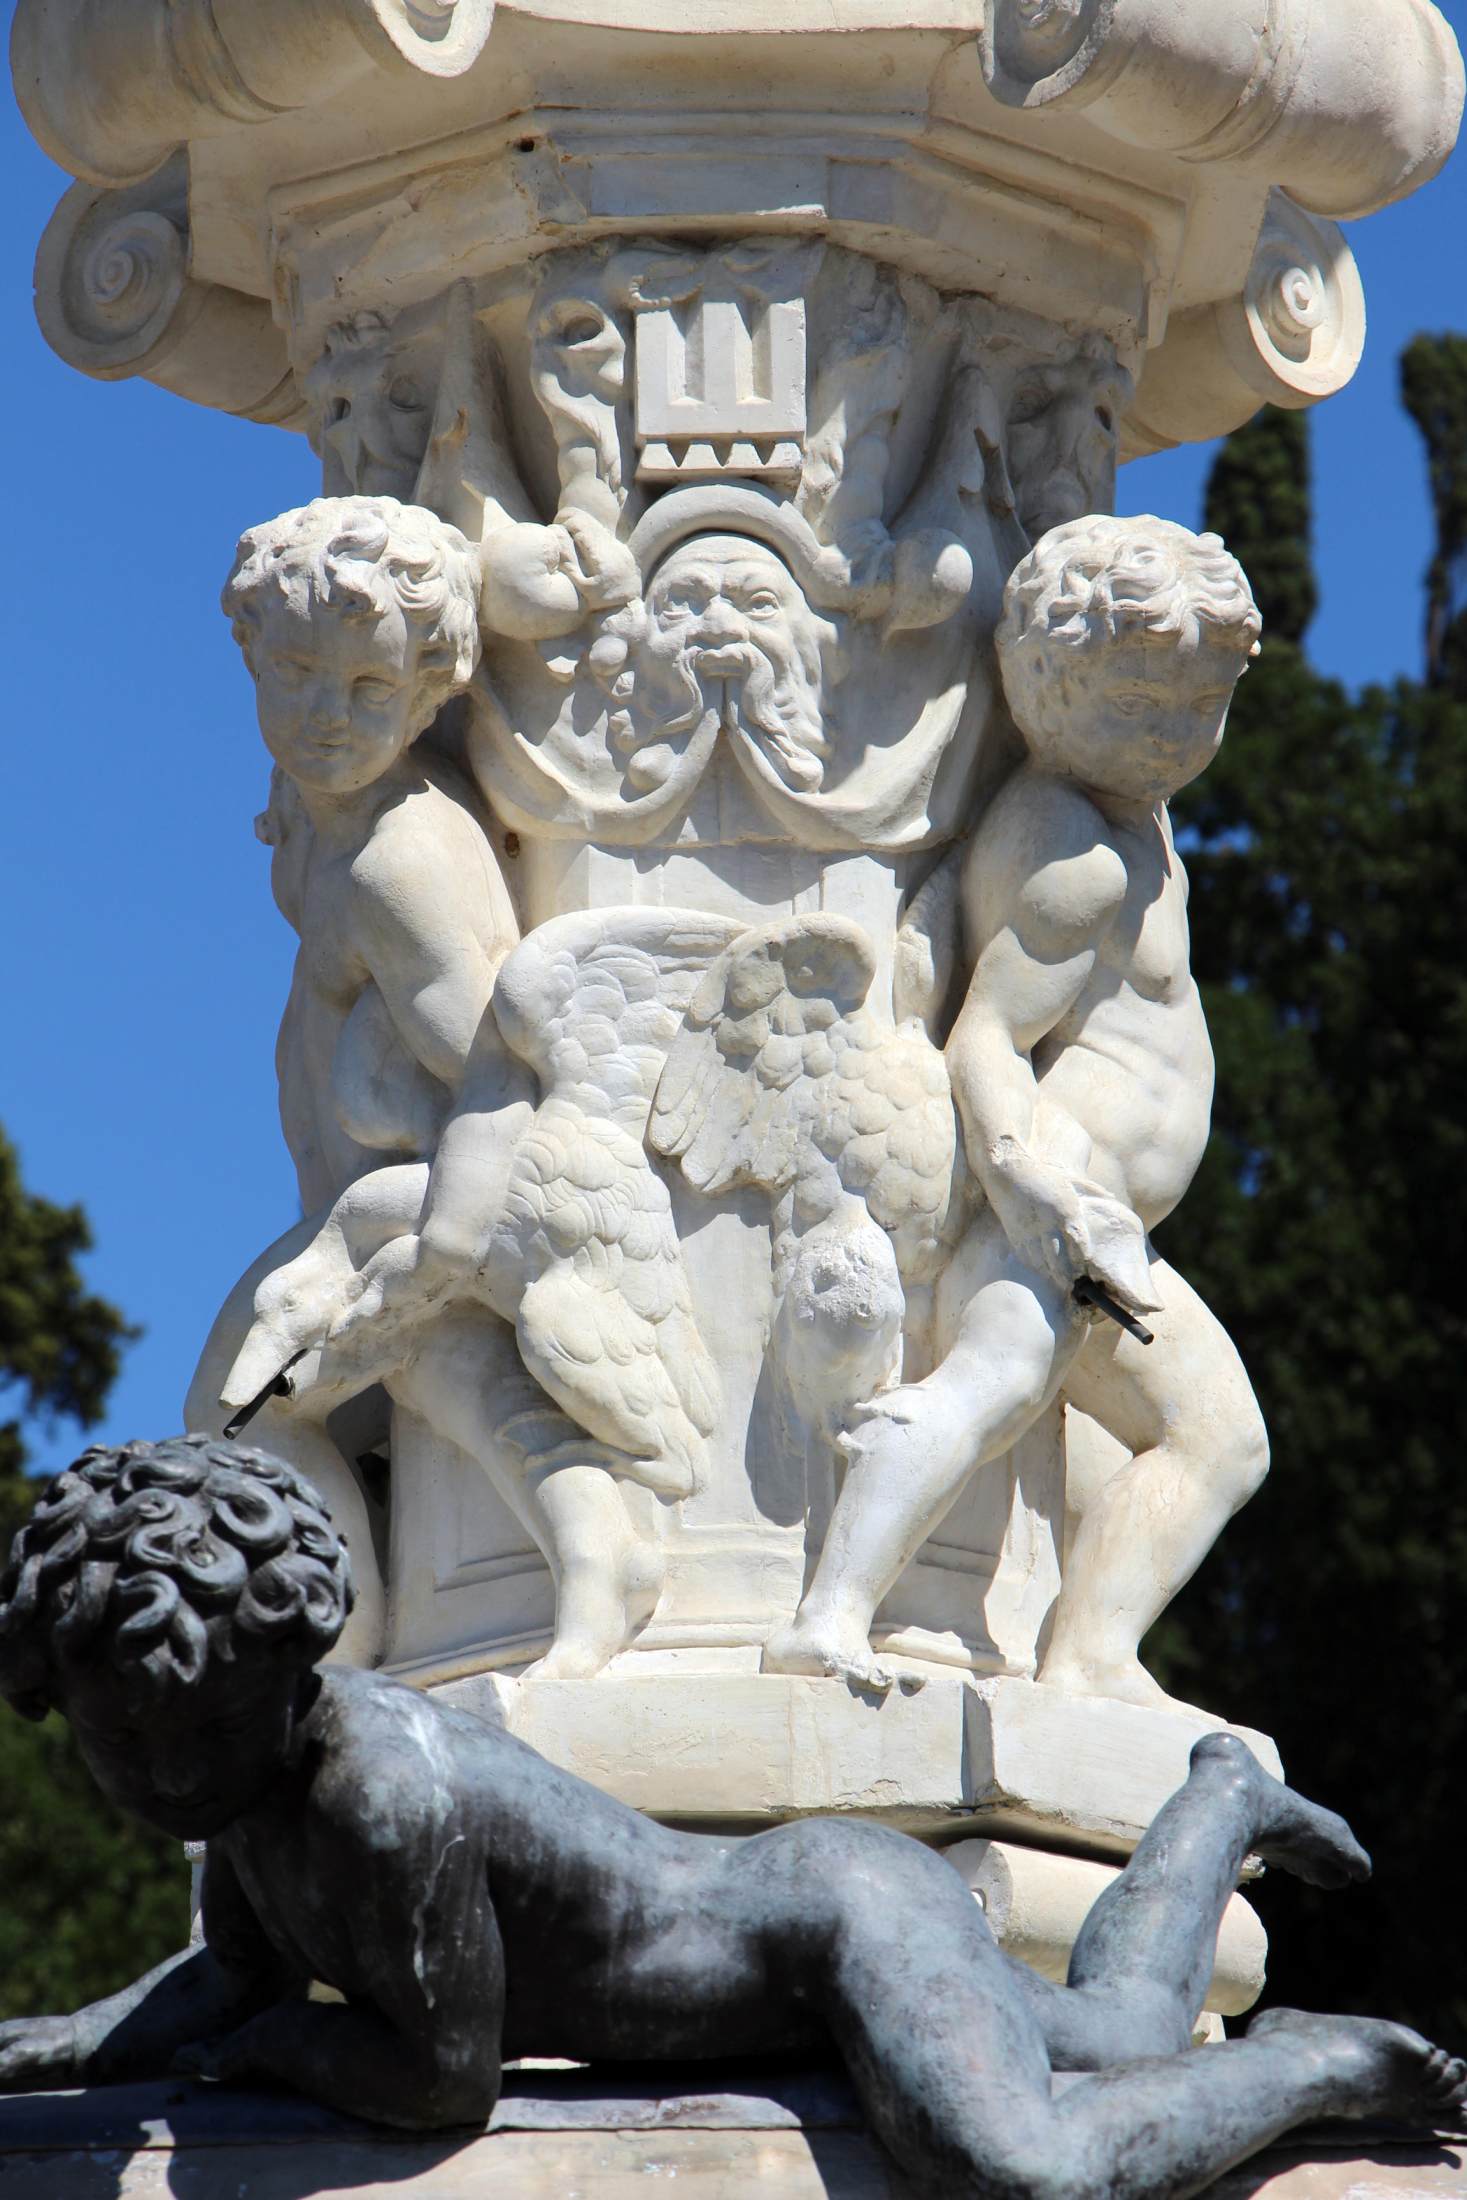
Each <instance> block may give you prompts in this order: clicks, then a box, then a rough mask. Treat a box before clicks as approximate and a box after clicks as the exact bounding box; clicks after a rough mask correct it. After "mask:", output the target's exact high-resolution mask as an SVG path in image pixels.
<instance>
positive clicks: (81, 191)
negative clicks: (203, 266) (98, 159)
mask: <svg viewBox="0 0 1467 2200" xmlns="http://www.w3.org/2000/svg"><path fill="white" fill-rule="evenodd" d="M58 223H59V226H60V231H61V233H60V235H59V236H58V235H53V237H51V238H48V243H50V244H52V245H53V246H59V248H60V249H59V263H60V264H59V266H57V267H56V269H55V274H56V278H57V279H56V280H55V282H54V285H52V286H48V287H49V297H48V298H47V299H46V300H44V301H43V302H44V303H46V305H47V306H48V311H47V312H46V314H45V315H44V317H43V325H44V326H45V331H46V335H47V337H48V338H49V340H50V342H51V343H52V344H53V345H54V346H55V348H56V349H57V350H58V351H59V352H60V353H61V355H62V357H63V358H64V359H66V360H68V361H69V362H70V363H71V364H72V365H73V366H78V367H81V368H82V369H83V370H84V371H85V372H87V373H90V374H103V375H106V374H109V373H110V374H121V373H126V372H128V371H129V369H131V368H132V367H133V366H134V365H135V364H136V363H137V362H138V361H139V360H141V359H143V358H145V357H146V356H147V355H148V353H150V352H151V351H152V350H154V348H155V347H156V346H157V345H158V343H159V342H160V341H161V340H162V339H163V337H164V335H165V333H166V332H167V330H168V328H169V326H170V324H171V323H172V321H173V319H174V316H175V315H176V313H177V312H178V309H179V305H180V302H181V300H182V298H183V295H184V290H185V287H186V285H187V281H188V245H187V241H186V239H185V237H184V235H183V234H182V232H181V230H180V229H179V227H178V225H177V223H176V222H174V221H173V220H172V219H170V217H169V215H168V214H166V213H162V212H158V211H156V210H154V209H152V208H148V207H142V206H130V205H127V204H125V203H124V204H121V205H119V204H118V203H117V201H116V199H115V198H114V197H113V195H112V194H110V193H97V192H93V191H90V190H88V189H87V188H86V186H84V185H83V186H79V187H78V189H77V191H76V192H68V194H67V197H66V199H65V200H63V202H62V208H61V214H60V216H58Z"/></svg>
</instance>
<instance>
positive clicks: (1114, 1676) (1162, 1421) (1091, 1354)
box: [1039, 1260, 1268, 1705]
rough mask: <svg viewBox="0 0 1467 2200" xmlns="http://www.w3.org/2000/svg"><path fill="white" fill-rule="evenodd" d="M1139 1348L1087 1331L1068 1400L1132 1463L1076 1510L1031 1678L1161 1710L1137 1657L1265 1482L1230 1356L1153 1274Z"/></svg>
mask: <svg viewBox="0 0 1467 2200" xmlns="http://www.w3.org/2000/svg"><path fill="white" fill-rule="evenodd" d="M1152 1276H1153V1279H1154V1282H1155V1286H1156V1296H1157V1298H1158V1299H1160V1301H1161V1311H1160V1312H1159V1313H1158V1314H1156V1315H1148V1316H1147V1320H1148V1323H1149V1325H1150V1327H1151V1328H1152V1329H1153V1330H1154V1332H1155V1335H1156V1342H1155V1344H1153V1345H1149V1346H1147V1345H1140V1344H1137V1343H1136V1342H1135V1341H1134V1339H1132V1338H1130V1337H1127V1336H1125V1335H1123V1334H1122V1333H1121V1332H1120V1331H1118V1330H1116V1329H1114V1328H1113V1327H1112V1326H1111V1325H1110V1324H1109V1323H1106V1324H1102V1325H1097V1327H1096V1328H1095V1330H1094V1331H1093V1332H1092V1333H1091V1335H1090V1337H1089V1338H1088V1340H1087V1342H1086V1344H1085V1347H1084V1349H1083V1351H1082V1352H1081V1353H1080V1355H1079V1357H1078V1358H1077V1359H1076V1361H1075V1363H1074V1365H1073V1366H1072V1367H1071V1369H1070V1371H1069V1373H1068V1375H1067V1377H1066V1379H1065V1385H1064V1388H1065V1393H1066V1396H1067V1397H1069V1398H1070V1399H1071V1400H1073V1402H1074V1404H1075V1405H1077V1406H1078V1407H1079V1408H1080V1410H1081V1412H1082V1413H1088V1414H1089V1415H1090V1416H1091V1417H1092V1419H1094V1420H1096V1421H1098V1422H1099V1423H1100V1424H1101V1426H1102V1427H1103V1428H1105V1429H1108V1430H1109V1431H1110V1433H1111V1434H1112V1435H1113V1436H1115V1437H1117V1438H1118V1439H1119V1440H1120V1442H1121V1443H1123V1444H1124V1445H1125V1446H1126V1447H1127V1449H1128V1450H1129V1451H1131V1452H1132V1453H1133V1455H1134V1456H1133V1457H1132V1459H1131V1462H1130V1464H1129V1465H1128V1466H1124V1467H1122V1468H1120V1469H1119V1471H1118V1472H1117V1473H1116V1474H1114V1475H1112V1476H1111V1478H1110V1479H1109V1481H1107V1482H1105V1483H1104V1484H1103V1485H1102V1486H1101V1488H1100V1489H1099V1490H1098V1491H1097V1492H1096V1494H1095V1496H1094V1497H1093V1498H1092V1499H1091V1501H1090V1503H1089V1504H1088V1506H1087V1508H1086V1511H1085V1513H1084V1515H1083V1516H1082V1518H1081V1520H1080V1523H1079V1526H1078V1528H1077V1530H1076V1533H1075V1538H1074V1542H1073V1544H1072V1546H1071V1549H1070V1553H1069V1557H1068V1560H1067V1562H1066V1565H1065V1578H1064V1585H1063V1587H1062V1589H1061V1591H1060V1597H1059V1602H1058V1604H1057V1606H1056V1609H1055V1618H1054V1629H1053V1633H1052V1634H1051V1636H1050V1641H1049V1647H1048V1649H1047V1651H1046V1653H1045V1657H1044V1662H1043V1665H1042V1666H1041V1668H1040V1673H1039V1678H1040V1679H1041V1680H1042V1681H1046V1682H1050V1683H1052V1684H1053V1685H1054V1686H1056V1687H1061V1688H1065V1689H1068V1690H1070V1691H1071V1692H1072V1693H1085V1694H1089V1695H1097V1696H1115V1697H1121V1698H1123V1699H1125V1700H1126V1701H1128V1702H1131V1703H1143V1704H1156V1705H1166V1704H1168V1703H1169V1702H1170V1700H1171V1699H1170V1698H1169V1697H1167V1696H1166V1695H1165V1694H1164V1692H1163V1691H1162V1689H1161V1688H1160V1687H1159V1686H1158V1684H1157V1683H1156V1682H1155V1681H1154V1680H1153V1679H1152V1678H1151V1676H1150V1674H1149V1673H1147V1672H1146V1671H1145V1669H1144V1668H1143V1667H1142V1665H1141V1664H1140V1662H1139V1660H1138V1658H1137V1655H1136V1646H1137V1644H1138V1643H1139V1642H1140V1640H1141V1638H1142V1636H1143V1635H1144V1634H1145V1633H1146V1630H1147V1629H1148V1627H1150V1626H1151V1624H1152V1622H1153V1621H1154V1620H1155V1619H1157V1618H1158V1617H1159V1615H1160V1614H1161V1613H1162V1612H1163V1611H1165V1609H1166V1607H1167V1605H1168V1604H1170V1602H1171V1600H1172V1598H1173V1597H1174V1596H1175V1595H1176V1593H1177V1591H1178V1590H1179V1589H1180V1588H1181V1587H1182V1585H1183V1584H1184V1582H1187V1581H1189V1580H1190V1579H1191V1577H1192V1575H1193V1574H1194V1573H1195V1572H1196V1570H1197V1568H1198V1566H1199V1565H1200V1564H1201V1562H1202V1560H1203V1559H1204V1558H1205V1557H1206V1556H1207V1553H1208V1552H1209V1551H1210V1550H1211V1548H1212V1546H1213V1544H1214V1543H1215V1542H1216V1540H1217V1538H1218V1536H1219V1535H1220V1534H1221V1532H1222V1530H1223V1528H1224V1527H1225V1526H1226V1525H1227V1522H1228V1521H1229V1520H1230V1519H1231V1518H1232V1516H1233V1514H1234V1513H1235V1512H1236V1511H1237V1510H1238V1508H1239V1507H1240V1506H1241V1505H1243V1504H1245V1503H1246V1502H1247V1500H1248V1499H1249V1498H1250V1497H1251V1496H1252V1495H1253V1493H1254V1491H1255V1490H1256V1489H1257V1488H1258V1485H1259V1483H1260V1482H1261V1481H1262V1480H1263V1477H1264V1475H1265V1474H1266V1473H1267V1471H1268V1438H1267V1435H1266V1433H1265V1430H1264V1426H1263V1420H1262V1417H1261V1415H1260V1414H1259V1411H1258V1404H1257V1401H1256V1400H1255V1398H1254V1396H1253V1392H1252V1389H1251V1387H1250V1385H1249V1382H1248V1377H1247V1375H1246V1374H1245V1372H1244V1369H1243V1363H1242V1361H1241V1360H1240V1359H1239V1357H1238V1354H1237V1351H1236V1349H1235V1347H1234V1345H1233V1343H1232V1341H1231V1339H1230V1338H1229V1337H1228V1335H1227V1332H1226V1331H1225V1330H1224V1329H1223V1327H1222V1325H1221V1323H1220V1322H1219V1321H1218V1320H1217V1318H1216V1316H1215V1315H1213V1314H1211V1313H1210V1312H1209V1311H1208V1309H1207V1307H1206V1306H1204V1305H1203V1303H1202V1301H1201V1299H1200V1298H1198V1296H1197V1294H1196V1292H1195V1291H1193V1290H1192V1289H1191V1287H1190V1285H1188V1284H1187V1283H1185V1282H1184V1281H1183V1279H1182V1278H1181V1277H1180V1276H1179V1275H1178V1274H1177V1273H1176V1271H1175V1269H1173V1268H1169V1267H1168V1266H1167V1264H1166V1262H1165V1261H1163V1260H1157V1261H1155V1262H1154V1263H1153V1266H1152Z"/></svg>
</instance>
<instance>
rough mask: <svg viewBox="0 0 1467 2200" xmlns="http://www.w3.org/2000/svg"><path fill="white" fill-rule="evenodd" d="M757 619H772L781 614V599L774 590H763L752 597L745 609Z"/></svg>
mask: <svg viewBox="0 0 1467 2200" xmlns="http://www.w3.org/2000/svg"><path fill="white" fill-rule="evenodd" d="M745 608H746V609H747V610H748V611H750V612H752V614H753V616H754V617H755V618H756V619H772V618H775V617H777V616H778V613H779V598H778V596H776V595H775V593H774V590H773V589H772V588H761V589H759V590H757V591H756V593H755V594H754V595H752V596H750V598H749V600H748V603H747V605H746V607H745Z"/></svg>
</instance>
